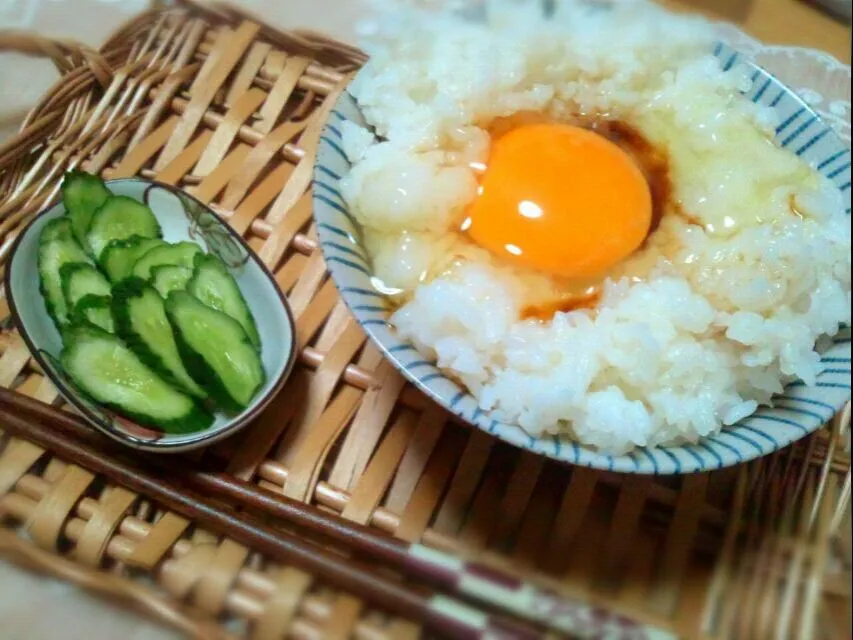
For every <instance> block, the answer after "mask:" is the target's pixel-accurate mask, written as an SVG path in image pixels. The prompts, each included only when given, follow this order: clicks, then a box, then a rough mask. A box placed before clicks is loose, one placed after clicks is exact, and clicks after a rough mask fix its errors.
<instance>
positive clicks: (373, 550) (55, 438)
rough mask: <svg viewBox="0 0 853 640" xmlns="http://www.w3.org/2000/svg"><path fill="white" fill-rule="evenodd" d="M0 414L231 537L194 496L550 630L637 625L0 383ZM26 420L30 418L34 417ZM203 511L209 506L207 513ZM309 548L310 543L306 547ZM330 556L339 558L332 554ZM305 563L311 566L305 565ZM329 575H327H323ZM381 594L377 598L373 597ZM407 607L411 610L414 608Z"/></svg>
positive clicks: (584, 634)
mask: <svg viewBox="0 0 853 640" xmlns="http://www.w3.org/2000/svg"><path fill="white" fill-rule="evenodd" d="M9 410H14V411H15V412H17V413H22V414H26V415H28V416H29V417H30V418H31V420H28V421H22V420H20V419H17V418H14V416H11V415H10V414H9ZM0 419H2V420H4V421H5V422H6V423H8V424H9V425H10V427H11V429H10V430H11V431H16V432H17V433H18V434H19V435H22V436H24V437H26V438H28V439H31V440H33V441H35V442H36V443H37V444H40V445H43V446H46V447H47V448H50V449H53V450H55V451H57V453H60V455H63V456H65V457H68V458H69V459H71V460H75V461H77V462H80V463H81V464H84V466H87V467H89V468H92V469H93V470H96V471H99V472H101V473H103V474H104V475H107V476H108V477H110V478H112V479H113V480H115V481H117V482H119V483H121V484H125V485H128V486H131V488H133V489H134V490H137V491H138V492H140V493H145V494H146V495H151V496H152V497H155V498H157V499H159V500H161V501H162V502H163V503H164V504H165V505H166V506H168V507H169V508H171V509H173V510H175V511H177V512H180V513H182V511H181V509H189V510H192V511H193V513H189V514H188V516H189V517H190V518H192V519H198V520H202V517H204V518H205V519H206V521H207V522H210V526H212V527H213V526H214V524H213V522H212V521H211V520H216V524H221V525H222V526H223V527H224V528H225V533H226V534H227V535H230V536H232V537H234V538H235V539H237V536H236V535H234V532H235V531H243V529H241V527H245V523H235V522H222V520H223V517H222V514H221V512H219V511H216V510H215V509H212V508H211V507H209V506H208V505H205V504H204V503H203V499H202V498H200V497H199V496H203V495H213V496H216V497H217V499H219V500H224V501H226V502H228V503H230V504H233V505H237V506H240V507H243V508H246V507H248V508H250V509H251V510H252V511H254V512H258V513H262V514H265V515H266V516H273V517H276V518H279V519H281V520H284V521H287V522H288V523H290V524H294V525H297V526H299V527H300V528H302V529H303V530H306V531H307V532H310V533H314V534H319V535H322V536H324V537H325V538H326V539H331V540H334V541H336V542H338V543H340V544H341V545H343V546H345V547H347V548H349V549H350V550H352V551H357V552H360V553H361V554H363V555H365V556H369V557H370V558H372V559H373V560H376V561H380V562H383V563H385V564H387V565H390V566H393V567H394V568H396V569H398V570H399V571H401V572H403V573H405V574H406V575H408V576H410V577H412V578H416V579H418V580H421V581H423V582H427V583H429V584H431V585H433V586H434V587H436V588H439V589H443V590H445V591H448V592H449V593H451V594H454V595H456V596H460V597H463V598H465V599H468V600H473V601H475V602H479V603H481V604H485V605H487V606H489V607H491V608H493V609H495V610H497V611H500V612H503V613H507V614H510V615H513V616H516V617H518V618H521V619H524V620H527V621H529V622H532V623H535V624H537V625H541V626H544V627H547V628H550V629H551V630H553V631H555V632H560V633H567V634H571V635H572V636H573V637H578V638H592V637H597V633H598V631H597V630H596V629H593V628H591V627H586V626H579V624H580V623H579V621H583V620H586V621H596V622H597V623H598V624H601V625H602V628H603V627H606V628H607V629H608V630H613V629H620V630H623V631H624V633H625V637H628V634H629V633H635V632H636V631H637V627H638V626H640V625H638V624H636V623H633V622H631V621H628V620H625V619H624V618H622V617H620V616H617V615H614V614H612V613H610V612H608V611H605V610H602V609H599V608H596V607H592V606H589V605H587V604H585V603H582V602H580V601H575V600H569V599H567V598H565V597H563V596H562V595H561V594H559V593H556V592H554V591H552V590H550V589H543V588H541V587H539V586H536V585H533V584H532V583H529V582H525V581H523V580H520V579H519V578H517V577H516V576H511V575H508V574H506V573H505V572H502V571H500V570H497V569H495V568H493V567H491V566H485V565H482V564H478V563H474V562H465V561H463V560H460V559H459V558H457V557H455V556H452V555H450V554H447V553H444V552H441V551H438V550H435V549H432V548H428V547H425V546H424V545H420V544H409V543H406V542H404V541H402V540H398V539H396V538H392V537H391V536H388V535H385V534H383V533H380V532H377V531H375V530H373V529H370V528H369V527H365V526H362V525H358V524H355V523H351V522H347V521H345V520H343V519H341V518H338V517H335V516H333V515H331V514H328V513H325V512H323V511H321V510H319V509H316V508H314V507H312V506H310V505H306V504H303V503H301V502H297V501H294V500H290V499H287V498H285V497H284V496H281V495H279V494H277V493H273V492H272V491H269V490H267V489H264V488H262V487H258V486H255V485H252V484H250V483H247V482H244V481H242V480H239V479H236V478H234V477H232V476H230V475H228V474H224V473H218V472H202V471H198V470H196V469H194V468H192V467H191V466H182V465H167V464H166V463H165V462H164V460H163V458H158V457H155V456H152V455H150V454H141V453H136V454H134V457H135V458H137V459H138V460H135V461H134V462H132V463H129V462H124V461H125V460H126V459H127V450H126V449H124V448H121V449H120V448H119V447H118V445H116V444H114V443H112V442H111V441H108V440H107V439H106V438H104V437H103V436H100V435H99V434H97V433H96V432H94V431H93V430H92V429H91V428H90V427H89V426H88V425H87V424H86V423H85V422H84V421H83V420H82V419H81V418H79V417H77V416H75V415H72V414H68V413H66V412H63V411H60V410H58V409H56V408H53V407H50V406H48V405H45V404H43V403H41V402H39V401H37V400H33V399H31V398H28V397H26V396H23V395H21V394H18V393H15V392H11V391H8V390H6V389H0ZM34 420H37V421H38V422H34ZM42 422H44V423H48V424H50V425H51V427H58V428H59V429H60V430H61V431H56V430H54V429H51V428H47V427H45V426H44V425H43V424H41V423H42ZM3 426H4V425H2V424H0V428H3ZM72 438H73V439H72ZM79 440H85V441H88V442H90V443H93V444H95V445H96V446H97V447H98V448H99V449H102V448H104V447H105V446H107V447H108V448H109V449H110V454H111V455H112V456H114V458H115V459H114V460H107V459H104V457H103V455H102V454H98V453H97V452H92V451H91V449H89V448H88V447H87V446H86V445H85V444H83V443H81V442H79ZM90 453H91V454H94V455H95V457H96V458H98V462H99V463H100V464H99V465H97V467H99V468H96V465H93V464H91V463H90V461H89V459H88V458H89V457H91V456H89V455H88V454H90ZM81 454H82V455H86V456H87V457H86V460H85V462H84V460H83V458H81V457H79V456H81ZM142 461H144V462H145V463H146V466H152V467H155V468H157V469H160V470H161V472H160V473H157V474H151V473H150V472H148V471H145V470H143V471H142V474H143V475H141V476H140V475H138V474H140V471H139V469H140V468H142V465H141V464H140V462H142ZM128 465H131V466H128ZM101 468H103V470H101ZM163 472H165V474H164V473H163ZM129 474H130V475H131V476H132V475H133V474H137V478H138V479H140V480H146V481H148V482H144V483H143V485H144V486H142V485H141V486H140V487H139V488H138V489H137V487H136V486H133V485H131V483H129V482H128V480H127V476H128V475H129ZM164 478H169V479H170V480H172V481H173V482H175V483H178V484H179V485H180V486H181V488H182V489H181V493H183V494H184V496H186V495H187V491H186V490H185V489H184V487H189V488H190V489H191V491H192V493H193V497H192V499H191V500H190V502H191V504H188V505H185V504H183V502H186V500H185V501H180V500H177V498H176V497H175V496H173V495H172V493H174V489H173V488H172V487H171V486H170V484H168V483H167V481H166V480H164ZM152 494H155V495H152ZM211 511H212V512H213V513H210V512H211ZM214 516H216V517H214ZM227 518H228V519H229V520H231V519H239V518H240V516H238V515H230V516H227ZM252 527H253V528H254V529H259V531H255V532H249V531H245V532H244V533H245V535H250V536H251V541H250V542H249V543H248V544H249V546H252V547H258V546H259V544H258V540H260V541H263V544H264V546H265V547H269V550H266V548H265V549H264V550H265V552H267V553H269V554H270V555H277V557H282V556H281V553H284V551H282V550H278V549H276V548H275V547H276V545H274V544H271V543H270V541H268V540H266V538H267V537H268V535H272V536H273V537H279V538H282V540H283V541H284V542H286V543H290V544H295V542H294V541H293V540H290V538H291V537H293V536H290V535H286V534H283V533H281V532H279V531H274V532H267V531H265V530H264V527H263V525H257V524H253V525H252ZM297 540H298V539H297ZM316 550H317V549H314V551H316ZM287 560H288V561H291V562H294V563H296V560H295V559H293V558H291V557H287ZM326 560H328V558H327V559H326ZM335 560H336V561H337V562H339V563H340V560H338V559H337V558H335ZM347 568H349V567H347ZM312 570H315V571H316V569H313V568H312ZM318 573H319V572H318ZM330 581H332V580H331V579H330ZM393 586H394V588H395V589H399V588H400V586H399V585H398V584H396V583H394V585H393ZM360 589H361V587H355V588H354V590H355V592H356V593H363V592H362V591H361V590H360ZM378 595H379V594H377V596H378ZM386 596H387V594H385V595H382V598H385V597H386ZM365 597H367V594H365ZM384 602H386V601H385V600H382V599H380V604H382V603H384ZM400 604H404V603H396V604H395V606H392V607H389V608H391V609H395V610H398V611H402V610H403V609H401V607H400V606H399V605H400ZM410 604H412V603H410ZM444 604H451V605H452V606H456V605H457V604H458V605H459V606H462V605H461V603H457V602H455V601H452V602H449V603H447V602H445V603H444ZM413 612H414V613H417V614H418V615H419V616H421V617H418V618H417V619H419V620H422V621H423V622H424V624H427V622H428V621H429V620H430V619H431V617H430V616H432V615H434V613H433V611H432V609H429V606H426V607H425V603H424V602H419V603H418V606H417V607H414V608H413ZM427 614H429V615H427ZM409 615H412V617H415V616H414V614H409ZM477 615H478V616H480V617H482V615H483V614H481V613H478V614H477ZM499 624H500V625H505V621H501V622H500V623H499ZM524 631H525V632H526V631H527V630H524ZM609 637H614V638H618V637H621V636H620V635H618V634H617V635H612V636H609Z"/></svg>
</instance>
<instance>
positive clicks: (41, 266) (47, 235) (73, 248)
mask: <svg viewBox="0 0 853 640" xmlns="http://www.w3.org/2000/svg"><path fill="white" fill-rule="evenodd" d="M88 261H89V256H88V255H86V252H85V251H84V250H83V247H81V246H80V245H79V243H78V242H77V241H76V240H75V239H74V233H73V231H72V228H71V221H70V220H69V219H68V218H66V217H62V218H57V219H55V220H51V221H50V222H48V223H47V224H46V225H45V227H44V229H43V230H42V232H41V235H40V236H39V247H38V271H39V281H40V282H39V287H40V289H41V294H42V296H43V297H44V302H45V306H46V307H47V312H48V314H49V315H50V317H51V318H53V321H54V322H55V323H56V324H57V326H59V327H61V326H62V325H63V324H65V323H66V322H67V321H68V314H69V312H70V309H69V307H68V304H67V303H66V301H65V294H64V293H63V291H62V279H61V278H60V275H59V272H60V270H61V269H62V267H63V266H65V265H66V264H70V263H72V262H82V263H85V262H88Z"/></svg>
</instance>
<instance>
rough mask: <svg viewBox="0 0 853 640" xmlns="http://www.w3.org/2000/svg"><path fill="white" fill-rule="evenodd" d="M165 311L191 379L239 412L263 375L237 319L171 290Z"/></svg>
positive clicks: (216, 398)
mask: <svg viewBox="0 0 853 640" xmlns="http://www.w3.org/2000/svg"><path fill="white" fill-rule="evenodd" d="M166 313H167V315H168V316H169V320H170V321H171V323H172V326H173V327H174V328H175V340H176V342H177V343H178V349H179V351H180V353H181V355H182V356H183V360H184V362H185V363H186V366H187V369H188V370H189V372H190V374H191V375H192V376H193V378H195V380H196V381H197V382H199V383H200V384H202V385H204V387H205V388H206V389H207V390H208V392H209V393H210V396H211V397H212V398H213V399H214V400H215V401H216V403H217V404H218V405H219V406H220V407H221V408H222V409H224V410H225V411H228V412H231V413H237V412H239V411H242V410H243V409H245V408H246V407H247V406H249V404H250V403H251V401H252V399H253V398H254V396H255V394H256V393H257V392H258V390H259V389H260V388H261V387H262V386H263V384H264V381H265V374H264V368H263V364H262V363H261V359H260V357H259V356H258V352H257V351H256V350H255V348H254V346H253V345H252V343H251V341H250V340H249V337H248V336H247V335H246V331H245V330H244V329H243V327H242V326H241V325H240V323H239V322H237V321H236V320H234V319H233V318H231V317H230V316H228V315H226V314H224V313H222V312H221V311H217V310H216V309H213V308H212V307H209V306H207V305H206V304H203V303H202V302H200V301H199V300H198V299H197V298H195V297H194V296H192V295H190V294H189V293H187V292H186V291H173V292H172V293H170V294H169V297H168V298H167V300H166Z"/></svg>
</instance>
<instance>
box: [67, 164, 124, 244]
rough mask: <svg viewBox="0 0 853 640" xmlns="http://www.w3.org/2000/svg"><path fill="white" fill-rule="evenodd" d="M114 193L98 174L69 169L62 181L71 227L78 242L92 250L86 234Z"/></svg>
mask: <svg viewBox="0 0 853 640" xmlns="http://www.w3.org/2000/svg"><path fill="white" fill-rule="evenodd" d="M111 195H112V193H110V190H109V189H107V186H106V185H105V184H104V181H103V180H101V179H100V178H99V177H98V176H95V175H92V174H91V173H85V172H84V171H69V172H68V173H66V174H65V179H64V180H63V181H62V202H63V204H64V205H65V211H66V212H67V213H68V218H69V219H70V220H71V229H72V231H73V232H74V237H75V238H76V240H77V242H79V243H80V245H81V246H82V247H83V249H85V250H86V251H87V252H90V251H91V250H90V248H89V243H88V242H87V241H86V234H87V233H88V231H89V225H90V223H91V222H92V216H93V215H95V211H97V210H98V209H99V208H100V207H101V205H103V204H104V202H106V200H107V198H109V197H110V196H111Z"/></svg>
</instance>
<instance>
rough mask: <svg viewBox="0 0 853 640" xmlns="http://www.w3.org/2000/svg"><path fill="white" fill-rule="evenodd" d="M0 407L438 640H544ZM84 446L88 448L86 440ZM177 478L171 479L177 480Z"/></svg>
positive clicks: (68, 449) (141, 488) (104, 467)
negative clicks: (219, 506) (226, 508)
mask: <svg viewBox="0 0 853 640" xmlns="http://www.w3.org/2000/svg"><path fill="white" fill-rule="evenodd" d="M4 395H5V394H4ZM0 404H2V408H0V429H2V430H5V431H7V432H10V433H11V434H13V435H18V436H21V437H24V438H26V439H28V440H29V441H31V442H33V443H34V444H36V445H38V446H41V447H43V448H45V449H49V450H51V451H53V452H55V453H56V454H57V455H59V456H61V457H63V458H65V459H67V460H68V461H70V462H73V463H75V464H79V465H81V466H83V467H85V468H87V469H88V470H90V471H94V472H95V473H98V474H101V475H104V476H106V477H107V478H109V479H110V480H112V481H114V482H117V483H120V484H121V485H123V486H125V487H127V488H129V489H131V490H132V491H134V492H136V493H139V494H143V495H145V496H147V497H149V498H151V499H153V500H155V501H157V502H158V503H160V504H161V505H162V506H164V507H165V508H167V509H169V510H171V511H174V512H175V513H177V514H180V515H181V516H183V517H186V518H188V519H191V520H193V521H196V522H198V523H200V524H201V525H202V526H205V527H208V528H210V529H211V530H213V531H215V532H217V533H221V534H223V535H227V536H228V537H230V538H231V539H233V540H234V541H236V542H238V543H240V544H243V545H246V546H248V547H250V548H252V549H254V550H257V551H259V552H261V553H262V554H264V555H267V556H268V557H270V558H273V559H275V560H277V561H279V562H284V563H287V564H291V565H293V566H296V567H299V568H301V569H304V570H305V571H308V572H310V573H312V574H314V575H316V576H318V577H319V578H321V579H323V580H326V581H327V582H329V583H330V584H332V585H334V586H337V587H339V588H341V589H343V590H345V591H348V592H350V593H353V594H357V595H358V596H359V597H361V598H364V599H365V600H368V601H370V602H372V603H374V604H375V605H377V606H379V607H381V608H383V609H385V610H387V611H390V612H393V613H396V614H399V615H401V616H403V617H405V618H409V619H411V620H415V621H417V622H419V623H421V624H423V625H424V626H425V627H427V628H429V629H431V630H432V631H434V632H435V633H437V634H439V635H440V636H441V637H447V638H458V639H460V640H469V639H472V640H473V639H480V638H491V637H496V636H497V637H506V638H518V639H520V640H527V639H533V638H544V637H546V636H545V634H543V633H541V632H538V631H536V630H534V629H531V628H530V627H528V626H525V625H522V624H520V623H518V622H516V621H514V620H509V619H506V618H503V617H497V616H494V615H489V614H487V613H485V612H482V611H479V610H477V609H474V608H472V607H469V606H467V605H465V604H463V603H462V602H460V601H458V600H455V599H453V598H450V597H447V596H444V595H442V594H440V593H434V592H428V591H425V590H423V589H417V590H416V589H414V588H409V587H407V586H405V585H403V584H401V583H399V582H397V581H394V580H391V579H389V578H386V577H384V576H382V575H380V574H378V573H376V572H374V571H372V570H370V569H369V568H368V567H366V566H364V565H361V564H359V563H356V562H353V561H348V560H346V559H345V558H342V557H340V556H339V555H337V554H334V553H332V552H329V551H327V550H325V549H323V548H321V547H319V546H318V545H315V544H312V543H310V542H307V541H305V540H304V539H301V538H299V537H297V536H295V535H294V534H292V533H289V532H286V531H282V530H279V529H274V528H272V527H270V526H268V525H266V524H263V523H261V522H259V521H257V520H256V519H254V518H251V517H250V516H248V515H246V514H242V513H235V512H233V511H230V512H226V511H223V510H221V509H217V508H216V507H215V506H213V505H212V504H210V503H208V502H206V501H205V499H204V498H203V497H202V496H201V495H199V494H198V493H197V492H196V491H194V490H193V489H191V488H190V489H188V488H187V487H185V486H182V485H180V484H179V483H177V482H175V483H173V482H170V481H168V480H165V479H164V478H163V477H162V472H161V473H159V474H158V473H154V472H153V471H152V469H151V468H150V466H148V465H143V464H138V463H136V462H135V461H132V460H129V459H127V458H126V456H125V455H123V454H122V453H120V452H117V451H113V450H110V448H108V449H107V451H108V452H109V456H105V455H104V453H105V451H104V449H96V448H94V447H92V446H91V445H90V444H87V443H86V442H84V441H81V439H79V438H73V437H71V436H69V435H68V434H67V433H64V432H62V431H56V430H54V429H53V428H51V427H50V426H48V425H45V424H43V423H42V422H40V421H38V420H35V419H33V418H32V416H30V418H29V419H24V418H22V417H18V416H15V415H13V414H12V413H10V412H9V410H8V407H9V404H8V403H6V402H5V399H4V400H3V401H0ZM69 417H70V416H69ZM78 426H82V425H78ZM83 428H86V427H83ZM86 440H89V441H91V438H87V439H86ZM180 477H181V476H176V478H175V479H177V478H180Z"/></svg>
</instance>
